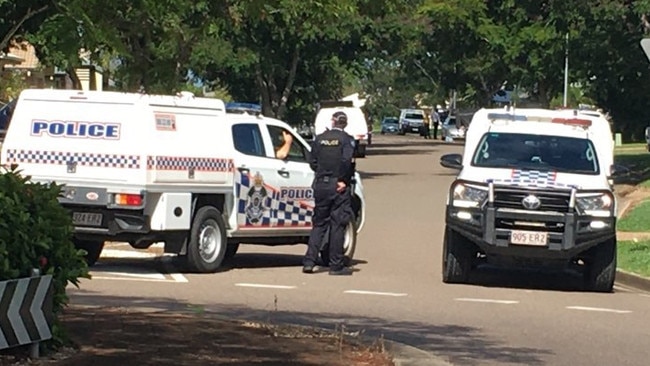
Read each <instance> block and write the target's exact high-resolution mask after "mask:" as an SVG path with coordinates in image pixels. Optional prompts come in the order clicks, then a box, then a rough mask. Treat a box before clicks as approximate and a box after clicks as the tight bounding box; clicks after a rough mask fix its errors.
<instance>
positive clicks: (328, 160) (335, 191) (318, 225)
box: [302, 112, 354, 275]
mask: <svg viewBox="0 0 650 366" xmlns="http://www.w3.org/2000/svg"><path fill="white" fill-rule="evenodd" d="M347 124H348V117H347V115H346V114H345V113H343V112H336V113H334V115H332V129H330V130H327V131H325V132H323V133H322V134H320V135H318V136H316V139H315V140H314V143H313V147H312V151H311V158H310V162H309V164H310V166H311V169H312V170H313V171H314V172H315V177H314V182H313V184H312V188H313V189H314V200H315V203H316V205H315V207H314V215H313V216H312V231H311V235H310V236H309V245H308V248H307V253H306V254H305V258H304V260H303V269H302V271H303V273H314V266H315V265H316V259H317V258H318V253H319V252H320V249H321V244H322V243H323V239H326V238H325V235H326V233H327V231H328V228H329V259H330V270H329V274H330V275H351V274H352V271H351V270H350V269H349V268H347V267H346V266H345V263H344V256H343V242H344V240H345V234H344V233H345V227H346V226H347V225H348V223H350V221H351V220H352V219H353V216H354V214H353V212H352V204H351V199H350V183H351V180H352V176H353V174H354V167H353V164H352V158H353V154H354V140H353V139H352V137H351V136H350V135H348V134H347V133H346V132H344V131H343V130H344V129H345V127H346V126H347Z"/></svg>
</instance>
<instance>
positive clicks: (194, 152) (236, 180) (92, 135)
mask: <svg viewBox="0 0 650 366" xmlns="http://www.w3.org/2000/svg"><path fill="white" fill-rule="evenodd" d="M240 112H241V111H240ZM280 149H284V155H283V156H282V157H281V158H278V156H279V155H278V150H280ZM309 151H310V145H309V144H307V143H306V142H305V141H304V140H303V139H302V138H301V137H300V136H299V135H297V134H296V133H294V132H293V130H292V129H291V128H290V126H289V125H287V124H286V123H284V122H282V121H279V120H276V119H272V118H267V117H264V116H261V115H255V114H249V113H239V112H238V113H227V111H226V108H225V104H224V102H223V101H221V100H218V99H211V98H196V97H194V96H193V95H192V94H191V93H182V94H179V95H177V96H162V95H142V94H130V93H117V92H100V91H86V92H81V91H75V90H49V89H45V90H36V89H34V90H26V91H23V92H22V93H21V94H20V97H19V99H18V102H17V105H16V109H15V112H14V114H13V118H12V122H11V125H10V127H9V129H8V131H7V136H6V139H5V141H4V144H3V145H2V151H1V153H0V163H1V164H2V165H13V164H17V165H18V168H19V169H20V170H21V171H22V173H23V174H25V175H30V176H31V177H32V180H34V181H37V182H38V181H40V182H50V181H56V182H57V183H59V184H64V192H63V193H62V197H61V199H60V202H61V204H62V205H63V206H65V207H66V208H68V209H69V211H70V213H71V215H72V220H73V224H74V242H75V244H76V246H77V247H79V248H81V249H84V250H85V251H86V252H87V253H88V254H87V260H88V262H89V263H90V264H92V263H94V262H95V261H97V260H98V258H99V257H100V254H101V251H102V248H103V246H104V242H106V241H118V242H128V243H130V244H131V246H133V247H134V248H139V249H145V248H147V247H149V246H151V245H152V244H154V243H157V242H163V243H164V250H165V252H167V253H176V254H179V255H181V256H183V257H184V258H186V260H187V263H188V265H189V267H190V269H191V270H194V271H198V272H212V271H215V270H217V269H218V268H219V267H220V266H221V264H222V262H223V261H224V260H225V259H227V258H229V257H231V256H233V255H235V253H236V252H237V249H238V247H239V245H240V244H262V245H284V244H300V243H306V242H307V239H308V236H309V233H310V230H311V217H312V214H313V208H314V199H313V192H312V188H311V184H312V179H313V172H312V171H311V169H310V168H309V164H308V156H309ZM352 201H353V206H354V211H355V214H356V221H354V222H352V223H351V224H350V225H349V227H348V228H347V230H346V241H345V255H346V257H347V259H348V260H349V259H351V258H352V256H353V254H354V251H355V247H356V234H357V232H358V231H360V230H361V228H362V227H363V223H364V217H365V215H364V208H365V203H364V197H363V186H362V182H361V179H360V177H359V176H358V175H357V176H356V184H355V187H354V191H353V199H352ZM326 249H327V248H324V251H325V250H326Z"/></svg>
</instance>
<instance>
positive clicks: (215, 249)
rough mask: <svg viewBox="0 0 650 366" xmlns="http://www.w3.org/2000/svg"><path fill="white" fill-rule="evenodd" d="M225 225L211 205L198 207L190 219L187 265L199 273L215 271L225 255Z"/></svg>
mask: <svg viewBox="0 0 650 366" xmlns="http://www.w3.org/2000/svg"><path fill="white" fill-rule="evenodd" d="M227 246H228V245H227V241H226V225H225V224H224V222H223V217H222V216H221V212H219V210H217V209H216V208H214V207H212V206H203V207H201V208H199V210H198V211H197V212H196V215H195V216H194V220H193V221H192V228H191V230H190V241H189V243H188V246H187V265H188V266H189V268H190V270H192V271H195V272H200V273H209V272H214V271H216V270H217V269H218V268H219V266H220V265H221V263H222V262H223V260H224V258H225V256H226V247H227Z"/></svg>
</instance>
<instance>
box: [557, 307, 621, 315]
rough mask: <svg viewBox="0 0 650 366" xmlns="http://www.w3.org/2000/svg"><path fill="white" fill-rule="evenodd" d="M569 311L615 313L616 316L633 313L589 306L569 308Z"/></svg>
mask: <svg viewBox="0 0 650 366" xmlns="http://www.w3.org/2000/svg"><path fill="white" fill-rule="evenodd" d="M566 308H567V309H569V310H584V311H598V312H603V313H615V314H628V313H631V312H632V311H630V310H616V309H607V308H592V307H588V306H567V307H566Z"/></svg>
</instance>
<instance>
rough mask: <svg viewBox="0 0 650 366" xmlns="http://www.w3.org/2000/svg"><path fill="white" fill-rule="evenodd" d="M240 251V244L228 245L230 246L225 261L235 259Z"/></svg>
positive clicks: (227, 247)
mask: <svg viewBox="0 0 650 366" xmlns="http://www.w3.org/2000/svg"><path fill="white" fill-rule="evenodd" d="M238 249H239V243H235V244H228V246H226V255H225V257H224V260H228V259H231V258H232V257H234V256H235V254H237V250H238Z"/></svg>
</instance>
